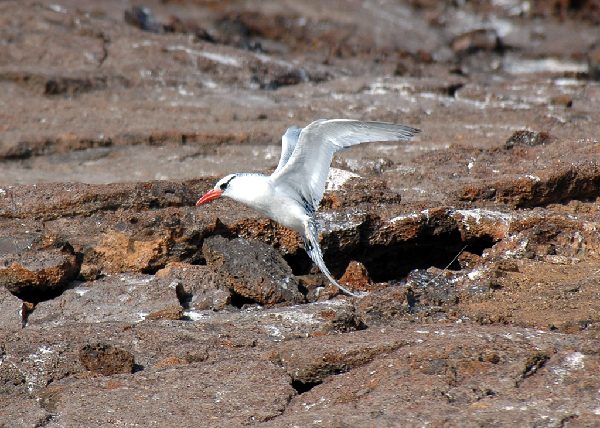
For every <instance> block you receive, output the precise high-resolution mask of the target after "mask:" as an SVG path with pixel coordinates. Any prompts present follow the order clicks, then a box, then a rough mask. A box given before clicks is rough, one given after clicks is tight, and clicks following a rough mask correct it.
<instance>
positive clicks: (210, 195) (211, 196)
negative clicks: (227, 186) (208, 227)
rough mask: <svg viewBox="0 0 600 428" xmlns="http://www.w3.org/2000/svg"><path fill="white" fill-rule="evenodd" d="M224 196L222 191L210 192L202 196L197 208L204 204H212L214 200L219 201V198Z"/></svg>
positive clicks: (214, 190)
mask: <svg viewBox="0 0 600 428" xmlns="http://www.w3.org/2000/svg"><path fill="white" fill-rule="evenodd" d="M222 194H223V191H222V190H216V189H213V190H211V191H210V192H207V193H206V194H205V195H204V196H202V197H201V198H200V199H198V202H196V206H197V207H199V206H200V205H202V204H205V203H207V202H210V201H212V200H214V199H217V198H218V197H220V196H221V195H222Z"/></svg>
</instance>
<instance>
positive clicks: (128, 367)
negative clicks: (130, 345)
mask: <svg viewBox="0 0 600 428" xmlns="http://www.w3.org/2000/svg"><path fill="white" fill-rule="evenodd" d="M79 360H80V361H81V364H83V366H84V367H85V368H86V369H87V370H89V371H92V372H96V373H99V374H101V375H104V376H110V375H113V374H118V373H132V372H133V368H134V361H133V355H131V353H130V352H128V351H125V350H123V349H120V348H117V347H115V346H113V345H108V344H104V343H96V344H93V345H86V346H84V347H83V348H81V349H80V350H79Z"/></svg>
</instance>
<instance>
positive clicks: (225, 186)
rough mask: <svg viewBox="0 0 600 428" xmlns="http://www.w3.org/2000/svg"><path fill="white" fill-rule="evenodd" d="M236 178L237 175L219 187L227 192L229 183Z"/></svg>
mask: <svg viewBox="0 0 600 428" xmlns="http://www.w3.org/2000/svg"><path fill="white" fill-rule="evenodd" d="M234 178H235V175H234V176H233V177H231V178H230V179H229V180H227V181H226V182H225V183H223V184H221V185H220V186H219V187H220V188H221V190H225V189H227V186H229V183H230V182H231V180H233V179H234Z"/></svg>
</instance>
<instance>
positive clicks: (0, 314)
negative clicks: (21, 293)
mask: <svg viewBox="0 0 600 428" xmlns="http://www.w3.org/2000/svg"><path fill="white" fill-rule="evenodd" d="M22 310H23V301H22V300H21V299H19V298H17V297H16V296H14V295H13V294H12V293H11V292H9V291H8V290H7V289H6V288H4V287H2V286H0V329H2V328H5V329H19V328H21V325H22Z"/></svg>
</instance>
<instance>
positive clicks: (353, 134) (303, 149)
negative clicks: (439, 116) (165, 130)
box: [197, 119, 419, 296]
mask: <svg viewBox="0 0 600 428" xmlns="http://www.w3.org/2000/svg"><path fill="white" fill-rule="evenodd" d="M417 132H419V130H418V129H415V128H410V127H408V126H403V125H396V124H393V123H383V122H360V121H356V120H349V119H332V120H325V119H320V120H317V121H314V122H312V123H311V124H309V125H308V126H307V127H305V128H298V127H291V128H288V130H287V131H286V133H285V134H284V135H283V137H282V139H281V140H282V150H281V159H280V160H279V164H278V165H277V168H276V169H275V171H274V172H273V174H271V175H270V176H266V175H263V174H249V173H240V174H230V175H228V176H226V177H224V178H222V179H221V180H219V181H218V182H217V184H216V185H215V187H214V189H213V190H211V191H209V192H208V193H206V194H205V195H204V196H203V197H202V198H200V199H199V200H198V202H197V205H201V204H204V203H206V202H209V201H211V200H213V199H216V198H218V197H220V196H227V197H229V198H231V199H234V200H236V201H238V202H241V203H243V204H245V205H247V206H249V207H251V208H254V209H255V210H256V211H258V212H259V213H261V214H263V215H265V216H266V217H269V218H271V219H273V220H275V221H276V222H278V223H280V224H282V225H284V226H286V227H288V228H290V229H292V230H294V231H296V232H298V233H299V234H300V236H302V238H303V239H304V245H305V249H306V252H307V253H308V255H309V256H310V258H311V259H312V260H313V261H314V262H315V263H316V264H317V266H319V269H321V271H322V272H323V273H324V274H325V276H326V277H327V278H328V279H329V280H330V281H331V282H332V283H333V284H334V285H335V286H336V287H338V288H339V289H340V290H342V291H344V292H345V293H347V294H350V295H352V296H358V295H357V294H355V293H352V292H351V291H350V290H348V289H346V288H344V287H343V286H341V285H340V284H338V282H337V281H336V280H335V279H334V278H333V276H332V275H331V273H330V272H329V270H328V269H327V266H326V265H325V262H324V261H323V254H322V252H321V248H320V246H319V239H318V230H317V223H316V221H315V212H316V211H317V209H318V208H319V203H320V202H321V199H322V197H323V192H324V191H325V180H326V179H327V173H328V172H329V167H330V165H331V160H332V158H333V155H334V153H336V152H337V151H339V150H342V149H345V148H347V147H351V146H354V145H356V144H360V143H365V142H370V141H400V140H408V139H410V138H411V137H412V136H413V135H414V134H415V133H417Z"/></svg>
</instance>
